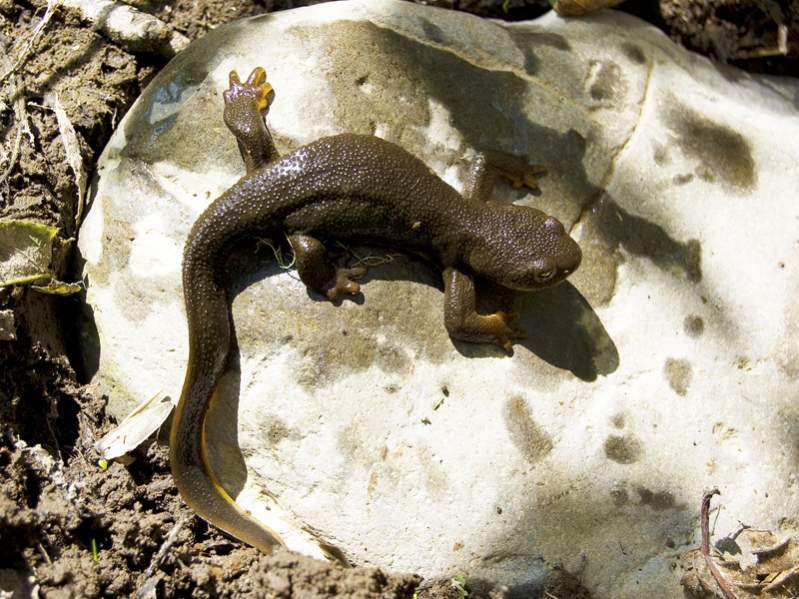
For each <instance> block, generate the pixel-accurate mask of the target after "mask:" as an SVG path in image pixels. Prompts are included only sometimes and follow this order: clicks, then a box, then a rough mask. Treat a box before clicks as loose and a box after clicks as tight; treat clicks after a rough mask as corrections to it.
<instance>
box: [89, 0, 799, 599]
mask: <svg viewBox="0 0 799 599" xmlns="http://www.w3.org/2000/svg"><path fill="white" fill-rule="evenodd" d="M256 65H263V66H265V67H266V68H267V70H268V72H269V79H270V81H271V82H272V84H273V85H274V87H275V89H276V92H277V96H276V98H275V102H274V105H273V108H272V109H271V112H270V115H269V124H270V126H271V128H272V131H273V133H274V134H275V136H276V139H277V142H278V146H279V149H280V150H281V151H287V150H290V149H293V148H296V147H298V146H300V145H302V144H304V143H307V142H309V141H312V140H314V139H316V138H318V137H321V136H324V135H330V134H334V133H339V132H344V131H352V132H358V133H373V134H375V135H379V136H381V137H384V138H386V139H389V140H391V141H394V142H396V143H399V144H401V145H403V146H404V147H406V148H407V149H409V150H410V151H412V152H414V153H415V154H417V155H418V156H419V157H421V158H422V159H423V160H425V161H426V162H427V163H428V164H429V165H430V166H431V167H432V168H433V169H434V170H435V171H436V172H437V173H439V174H440V175H441V176H442V177H444V178H445V179H446V180H447V181H448V182H450V183H451V184H453V185H454V186H455V187H456V188H458V187H460V185H461V184H462V181H463V178H464V175H465V173H466V169H467V167H468V160H469V158H470V156H472V155H473V153H474V150H475V149H482V148H496V149H502V150H505V151H509V152H514V153H518V154H526V155H527V156H528V158H529V159H530V162H531V163H539V164H543V165H545V166H546V167H547V168H548V170H549V174H548V176H547V177H546V178H544V179H543V180H542V183H541V188H542V193H541V194H540V195H534V194H529V193H524V192H522V191H519V190H514V189H512V188H510V187H508V186H505V185H501V186H500V188H499V189H498V191H497V196H498V199H501V200H504V201H516V202H518V203H527V204H531V205H536V206H538V207H541V208H542V209H544V210H546V211H547V212H549V213H551V214H554V215H555V216H557V217H558V218H559V219H561V220H562V221H563V222H564V224H565V225H566V226H567V228H571V232H572V235H573V236H574V237H575V238H576V239H577V240H578V241H579V242H580V244H581V245H582V247H583V251H584V260H583V265H582V266H581V269H580V270H579V271H578V272H577V273H576V275H574V276H573V277H572V278H571V279H570V282H568V283H566V284H564V285H562V286H560V287H557V288H555V289H552V290H549V291H546V292H542V293H538V294H534V295H522V294H517V295H512V296H507V295H502V294H498V293H496V290H490V289H486V290H484V294H483V297H484V298H485V299H486V307H487V308H488V307H492V306H494V307H495V306H497V305H505V306H508V307H510V308H512V309H514V310H516V311H518V312H519V313H520V315H521V319H520V321H521V325H522V328H523V329H524V330H525V331H526V332H527V339H526V340H524V341H523V342H522V343H520V344H519V345H517V348H516V352H515V355H514V356H513V357H512V358H508V357H506V356H504V355H503V354H502V353H501V352H499V351H498V350H495V349H493V348H490V347H481V346H471V345H467V344H460V343H452V342H451V341H450V339H449V338H448V337H447V335H446V332H445V330H444V327H443V323H442V291H441V289H440V283H439V276H438V273H436V272H434V271H432V270H431V269H430V268H429V267H427V266H426V265H425V264H423V263H420V262H418V261H415V260H412V259H410V258H406V257H402V256H390V257H389V259H390V262H389V263H388V264H385V265H384V266H381V267H377V268H374V269H373V270H372V271H371V276H370V278H369V280H368V282H367V283H366V284H365V285H364V288H363V291H364V294H363V295H364V297H363V300H362V301H357V302H345V303H344V304H343V305H341V306H333V305H330V304H328V303H325V302H319V301H314V300H313V299H312V298H309V297H308V295H307V294H306V292H305V290H304V288H303V286H302V285H301V284H300V283H299V282H298V281H297V280H296V277H295V276H294V273H292V272H284V271H281V269H279V268H277V267H276V266H274V262H273V261H271V251H270V250H268V249H265V250H264V249H263V248H261V249H260V251H259V252H258V253H257V254H256V253H253V252H252V251H251V249H250V251H248V252H244V253H241V255H240V256H238V258H237V260H236V261H235V264H236V267H235V271H236V272H238V273H239V274H238V275H237V276H236V277H234V278H235V284H234V288H233V291H234V293H235V294H236V295H235V299H234V301H233V315H234V321H235V323H236V330H237V339H238V345H239V347H238V353H237V358H238V362H239V364H238V365H239V369H237V370H235V371H232V372H230V373H229V374H228V375H227V376H226V378H225V381H224V392H223V397H222V400H221V401H220V402H219V404H218V405H216V406H214V414H213V416H214V417H213V418H212V425H213V426H212V430H211V431H209V434H210V436H211V441H212V443H213V447H212V450H211V453H212V456H213V459H214V460H215V461H216V462H217V471H218V472H219V473H220V474H221V476H222V478H223V481H224V483H225V484H226V486H227V487H228V488H229V489H230V490H231V492H232V493H233V494H234V495H235V494H237V493H238V500H239V501H240V502H241V503H242V504H243V505H245V506H246V507H247V508H248V509H251V510H252V511H253V512H255V513H256V514H257V515H259V517H262V518H264V519H265V520H269V521H270V522H271V524H272V526H275V527H277V528H278V529H280V530H281V531H283V532H284V534H285V535H286V539H287V541H288V543H289V545H290V546H292V547H294V548H297V549H300V550H302V551H305V552H307V553H311V554H317V555H318V554H319V550H318V548H316V546H315V543H314V537H315V538H318V539H319V540H322V541H324V542H325V543H327V544H330V545H334V546H336V547H338V548H339V549H341V550H342V551H343V552H344V553H345V555H347V557H349V558H350V559H351V560H352V561H354V562H356V563H360V564H375V565H379V566H383V567H389V568H394V569H397V570H412V571H416V572H419V573H421V574H423V575H426V576H432V575H442V574H443V575H455V574H465V575H466V576H467V577H472V578H482V579H488V580H491V581H496V582H501V583H505V584H509V585H513V586H516V587H518V588H520V589H527V588H530V589H531V588H534V587H537V586H538V585H540V583H541V581H542V578H543V575H544V573H545V572H546V571H547V569H549V568H551V567H552V566H554V565H555V564H563V566H564V567H565V568H566V569H567V570H570V571H572V572H576V573H579V575H580V577H581V579H582V580H583V582H584V583H585V584H586V586H587V587H589V588H590V589H591V591H592V592H593V593H595V595H596V596H598V597H641V596H647V595H650V596H656V597H681V596H682V591H681V590H680V588H679V583H678V581H679V577H680V572H679V571H678V570H675V569H674V568H673V567H672V564H673V562H674V561H675V559H674V558H675V556H676V555H677V554H678V553H680V552H681V551H684V550H687V549H689V548H692V547H694V546H695V545H696V544H697V539H698V522H697V515H698V505H699V499H700V497H701V494H702V491H703V489H705V488H707V487H711V486H718V487H719V488H720V489H721V491H722V494H723V495H722V500H723V506H724V507H723V509H722V510H721V511H720V513H719V516H718V520H717V522H716V525H715V531H716V534H717V535H719V536H720V535H722V534H727V533H732V532H734V531H735V530H736V529H737V528H738V523H739V522H745V523H747V524H750V525H753V526H756V527H760V528H770V529H773V530H778V531H780V534H781V535H783V534H790V533H792V532H795V530H796V527H797V520H796V514H797V513H798V512H799V498H797V481H796V475H795V472H796V469H797V464H798V463H799V442H797V439H799V407H797V402H796V398H797V394H798V393H799V341H797V339H799V308H798V307H797V304H796V300H795V298H796V297H797V292H799V204H797V202H796V181H795V172H796V169H797V166H799V119H797V118H796V114H797V105H798V104H799V84H797V82H796V81H789V80H779V79H774V78H763V77H752V76H749V75H746V74H744V73H742V72H739V71H737V70H734V69H731V68H727V67H720V66H718V65H714V64H712V63H710V62H708V61H707V60H705V59H702V58H699V57H696V56H694V55H692V54H690V53H688V52H686V51H684V50H682V49H680V48H678V47H676V46H674V45H673V44H672V43H671V42H669V41H668V40H667V39H666V38H665V37H664V36H663V35H662V34H660V33H659V32H657V31H656V30H654V29H653V28H651V27H649V26H647V25H645V24H644V23H642V22H640V21H638V20H636V19H634V18H632V17H629V16H625V15H622V14H617V13H613V12H605V13H601V14H599V15H596V16H594V17H591V18H589V19H586V20H563V19H560V18H558V17H556V16H555V15H553V14H549V15H547V16H545V17H543V18H541V19H539V20H538V21H535V22H532V23H524V24H513V25H508V24H500V23H494V22H489V21H483V20H479V19H477V18H475V17H471V16H468V15H464V14H459V13H455V12H445V11H441V10H435V9H427V8H424V7H420V6H416V5H413V4H406V3H403V2H394V1H390V0H379V1H374V0H373V1H361V2H341V3H332V4H325V5H318V6H315V7H313V8H307V9H300V10H296V11H291V12H286V13H280V14H275V15H269V16H262V17H257V18H254V19H250V20H246V21H242V22H239V23H236V24H233V25H230V26H226V27H222V28H219V29H218V30H215V31H213V32H211V33H210V34H209V35H207V36H206V37H205V38H203V39H201V40H199V41H198V42H196V43H194V44H192V45H191V46H190V47H189V48H188V49H187V50H186V51H185V52H184V53H182V54H180V55H179V56H178V57H177V58H175V59H174V60H173V61H172V62H171V63H170V64H169V65H168V66H167V68H165V69H164V70H163V71H162V72H161V73H160V74H159V75H158V76H157V77H156V79H155V80H154V81H153V83H152V84H151V85H150V87H149V88H148V90H147V92H146V93H145V94H144V95H143V96H142V97H141V98H140V99H139V101H138V102H137V104H136V105H135V106H134V108H133V109H132V110H131V111H130V113H129V114H128V115H127V116H126V117H125V119H124V120H123V122H122V123H121V125H120V128H119V130H118V131H117V133H116V134H115V136H114V138H113V140H112V142H111V143H110V144H109V146H108V147H107V149H106V151H105V153H104V155H103V158H102V162H101V166H100V173H99V177H98V180H97V182H96V186H95V194H94V201H93V205H92V207H91V211H90V213H89V215H88V217H87V219H86V222H85V224H84V225H83V229H82V231H81V237H80V242H79V246H80V250H81V253H82V256H83V258H84V259H85V260H86V268H85V272H86V274H87V276H88V282H89V286H88V303H89V305H90V307H91V308H90V310H89V312H88V313H87V318H86V322H85V325H84V329H83V330H84V339H83V341H84V350H85V351H84V353H85V358H86V362H87V365H88V366H89V368H90V369H92V370H96V371H97V374H96V376H95V380H96V381H97V382H98V384H99V385H100V387H101V389H103V390H104V391H106V392H108V393H109V396H110V398H111V407H112V410H113V411H115V413H116V414H118V415H124V414H125V413H127V412H128V411H130V409H131V408H132V407H133V406H134V405H135V404H137V403H139V402H141V401H142V400H144V399H147V398H148V397H151V396H152V395H154V394H155V393H157V392H159V391H163V392H165V393H167V394H171V395H176V394H178V393H179V390H180V385H181V382H182V378H183V369H184V367H185V360H186V331H185V324H184V317H183V312H182V298H181V291H180V258H181V252H182V245H183V242H184V240H185V237H186V234H187V233H188V229H189V227H190V225H191V223H192V222H193V220H194V219H195V218H196V217H197V215H198V214H199V213H200V212H201V211H202V209H203V207H204V206H205V205H207V204H208V202H210V201H211V200H212V199H213V198H214V197H216V196H217V195H218V194H219V193H220V192H222V191H223V190H224V189H226V188H227V187H228V186H229V185H231V184H232V183H233V182H234V181H235V180H236V179H237V178H238V177H240V176H241V175H242V174H243V166H242V164H241V161H240V159H239V156H238V153H237V150H236V145H235V142H234V140H233V138H232V136H231V135H229V134H228V132H227V131H226V129H225V127H224V124H223V122H222V110H221V103H222V100H221V93H222V90H223V89H224V88H225V86H226V79H227V73H228V71H229V70H230V69H232V68H235V69H237V70H238V71H239V72H240V73H248V72H249V71H250V69H252V68H253V67H254V66H256ZM245 273H246V274H245ZM101 349H102V351H100V350H101ZM276 514H277V515H279V519H282V520H281V521H282V524H281V523H280V522H278V523H276V522H275V518H276V517H277V516H276ZM311 535H313V536H311Z"/></svg>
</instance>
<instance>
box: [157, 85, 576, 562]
mask: <svg viewBox="0 0 799 599" xmlns="http://www.w3.org/2000/svg"><path fill="white" fill-rule="evenodd" d="M270 91H271V87H269V84H267V83H266V82H265V72H264V71H263V69H256V70H255V71H253V73H252V75H251V76H250V78H249V79H248V81H247V83H246V84H241V83H240V82H239V79H238V77H237V76H236V75H235V73H232V74H231V88H230V90H228V92H226V94H225V101H226V108H225V121H226V123H227V125H228V127H229V128H230V129H231V131H232V132H233V134H234V135H235V136H236V138H237V140H238V143H239V148H240V150H241V153H242V157H243V159H244V161H245V166H246V167H247V171H248V173H247V175H245V176H244V177H242V179H240V180H239V181H238V182H237V183H236V184H235V185H233V186H232V187H231V188H230V189H228V190H227V191H226V192H225V193H224V194H222V196H221V197H219V198H218V199H217V200H215V201H214V202H213V203H212V204H211V205H210V206H209V207H208V208H207V210H206V211H205V212H204V213H203V214H202V215H201V216H200V217H199V219H198V220H197V222H196V223H195V224H194V227H193V228H192V230H191V233H190V234H189V237H188V240H187V242H186V248H185V254H184V260H183V290H184V295H185V302H186V315H187V318H188V323H189V363H188V369H187V374H186V379H185V382H184V386H183V391H182V394H181V398H180V401H179V404H178V407H177V409H176V413H175V417H174V419H173V425H172V432H171V456H170V459H171V465H172V472H173V475H174V478H175V481H176V483H177V485H178V488H179V490H180V492H181V495H182V496H183V498H184V499H185V500H186V502H187V503H188V504H189V505H190V506H191V507H192V508H193V509H194V510H195V511H197V512H198V513H199V514H200V515H201V516H202V517H203V518H205V519H206V520H208V521H209V522H211V523H212V524H215V525H216V526H218V527H220V528H221V529H223V530H225V531H227V532H228V533H230V534H232V535H234V536H236V537H238V538H240V539H242V540H243V541H245V542H247V543H250V544H251V545H254V546H256V547H258V548H260V549H261V550H264V551H269V550H270V549H271V547H272V546H273V545H275V544H278V543H280V539H279V538H278V536H277V535H276V534H275V533H273V532H272V531H269V530H267V529H265V528H264V527H263V526H262V525H261V524H259V523H258V522H256V521H255V520H254V519H252V518H251V517H250V516H249V515H248V514H247V513H245V512H244V511H243V510H241V508H239V507H238V506H237V505H236V503H235V502H234V501H233V500H232V498H231V497H230V496H229V495H228V494H227V493H226V492H225V491H224V489H222V487H221V486H220V484H219V482H218V480H217V478H216V477H215V475H214V473H213V472H212V470H211V468H210V467H209V466H208V460H207V459H206V456H205V454H204V451H205V443H204V422H205V416H206V413H207V409H208V405H209V402H210V401H211V399H212V397H213V394H214V392H215V388H216V386H217V383H218V381H219V378H220V377H221V375H222V373H223V370H224V368H225V364H226V361H227V357H228V353H229V349H230V340H231V325H230V315H229V307H228V300H227V298H226V296H225V291H224V281H223V273H222V272H221V271H222V265H223V260H224V258H225V256H226V254H227V252H228V250H229V248H230V246H231V244H233V243H234V242H236V241H237V240H239V239H241V238H242V236H245V235H248V234H252V233H256V232H257V233H258V234H261V235H263V234H264V233H266V234H269V233H270V232H272V233H278V234H280V233H285V234H286V235H287V236H289V240H290V242H291V244H292V247H293V249H294V251H295V254H296V256H297V263H298V272H299V274H300V277H301V279H302V280H303V281H304V282H305V283H306V285H308V286H309V288H310V289H312V290H314V291H317V292H319V293H322V294H325V295H327V296H328V297H329V298H330V299H335V298H337V297H339V296H340V295H342V294H348V293H349V294H351V293H357V292H358V290H359V286H358V284H357V283H355V281H353V279H355V278H358V277H359V276H361V275H362V274H363V273H364V272H365V269H364V268H363V267H355V268H352V269H346V268H341V267H336V266H334V265H333V264H332V263H331V262H330V260H329V259H328V258H327V256H326V255H325V252H324V248H323V246H322V245H321V243H320V242H319V241H318V239H317V238H319V237H321V238H325V239H331V238H332V239H340V240H350V241H357V242H367V243H369V242H372V243H378V244H380V245H387V246H390V247H393V248H398V249H402V250H413V251H416V250H421V251H424V252H426V253H427V254H428V255H429V256H430V257H431V258H432V259H433V260H435V261H436V262H438V263H439V265H440V266H441V268H442V270H443V273H444V283H445V291H446V294H445V308H444V312H445V318H444V320H445V325H446V327H447V330H448V331H449V333H450V334H451V335H452V336H453V337H458V338H461V339H465V340H467V341H473V342H488V343H495V344H497V345H500V346H501V347H504V348H505V349H506V350H510V348H511V344H512V339H513V338H514V337H515V332H514V331H513V329H512V328H511V327H510V325H509V322H508V317H507V315H505V314H503V313H496V314H491V315H480V314H477V312H476V310H475V292H474V284H473V281H472V276H473V275H479V276H482V277H485V278H488V279H491V280H493V281H495V282H497V283H499V284H501V285H504V286H507V287H510V288H514V289H538V288H542V287H547V286H551V285H554V284H556V283H558V282H560V281H562V280H563V279H564V278H565V277H566V276H568V274H570V273H571V272H573V271H574V270H575V269H576V268H577V266H578V265H579V263H580V259H581V253H580V249H579V247H578V246H577V244H576V243H575V242H574V241H573V240H572V239H571V238H570V237H569V235H568V234H567V233H566V232H565V231H564V229H563V226H562V225H561V224H560V222H558V221H557V220H556V219H554V218H552V217H549V216H547V215H545V214H543V213H542V212H540V211H538V210H535V209H533V208H528V207H522V206H515V205H507V204H494V203H490V202H487V201H486V200H488V199H489V195H490V192H491V184H490V183H491V181H490V178H491V177H494V176H495V175H496V174H500V175H503V176H506V177H508V178H510V179H511V180H512V181H514V182H518V183H520V184H526V185H528V186H529V185H534V184H535V180H534V178H533V175H534V174H535V172H536V171H535V169H534V168H531V167H528V166H527V165H526V164H524V163H522V162H521V161H520V160H519V159H518V158H515V157H509V156H507V155H499V154H496V153H494V154H481V155H479V157H478V160H477V161H476V162H475V165H474V166H473V168H472V171H471V173H470V177H469V179H468V181H467V186H466V193H465V194H464V195H463V196H462V195H461V194H459V193H458V192H457V191H455V190H454V189H453V188H452V187H450V186H449V185H447V184H446V183H445V182H444V181H442V180H441V179H440V178H439V177H437V176H436V175H435V174H434V173H433V172H432V171H431V170H430V169H429V168H428V167H427V166H426V165H425V164H424V163H423V162H421V161H420V160H419V159H417V158H416V157H414V156H412V155H411V154H409V153H408V152H406V151H405V150H403V149H402V148H400V147H399V146H396V145H394V144H392V143H389V142H387V141H384V140H382V139H379V138H377V137H371V136H364V135H350V134H345V135H337V136H335V137H328V138H324V139H320V140H318V141H316V142H314V143H311V144H308V145H307V146H304V147H302V148H300V149H298V150H296V151H295V152H292V153H291V154H289V155H287V156H284V157H279V156H278V155H277V152H276V150H275V148H274V144H273V143H272V140H271V137H270V136H269V132H268V130H267V129H266V127H265V125H264V123H263V118H262V114H261V113H262V112H265V110H266V108H267V105H268V102H267V100H266V98H267V96H268V94H269V92H270ZM539 172H540V171H539Z"/></svg>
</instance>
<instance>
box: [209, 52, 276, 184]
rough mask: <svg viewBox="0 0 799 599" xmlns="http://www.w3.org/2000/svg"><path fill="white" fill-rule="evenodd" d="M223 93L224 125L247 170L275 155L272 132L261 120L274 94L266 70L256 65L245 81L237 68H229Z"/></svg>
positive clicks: (260, 164) (254, 168)
mask: <svg viewBox="0 0 799 599" xmlns="http://www.w3.org/2000/svg"><path fill="white" fill-rule="evenodd" d="M222 96H223V97H224V100H225V110H224V113H223V116H224V119H225V124H226V125H227V128H228V129H230V132H231V133H232V134H233V135H234V136H235V137H236V142H237V143H238V146H239V153H240V154H241V158H242V160H244V166H245V167H246V169H247V173H248V174H249V173H251V172H253V171H254V170H256V169H257V168H259V167H260V166H262V165H264V164H266V163H267V162H270V161H272V160H274V159H275V158H278V156H279V154H278V152H277V149H276V148H275V143H274V141H273V140H272V135H271V133H269V129H268V128H267V126H266V123H265V122H264V117H265V116H266V113H267V112H268V110H269V105H270V103H271V100H272V98H273V96H274V90H273V89H272V85H271V84H270V83H268V82H267V80H266V71H265V70H264V69H263V68H262V67H255V68H254V69H253V70H252V72H251V73H250V76H249V77H248V78H247V81H245V82H244V83H242V82H241V80H240V79H239V75H238V73H237V72H236V71H231V72H230V87H228V89H227V90H226V91H225V92H224V93H223V94H222Z"/></svg>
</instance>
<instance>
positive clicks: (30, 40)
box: [0, 0, 61, 83]
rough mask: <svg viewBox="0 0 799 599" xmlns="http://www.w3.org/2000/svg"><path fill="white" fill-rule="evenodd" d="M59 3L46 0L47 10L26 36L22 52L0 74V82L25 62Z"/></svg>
mask: <svg viewBox="0 0 799 599" xmlns="http://www.w3.org/2000/svg"><path fill="white" fill-rule="evenodd" d="M60 4H61V0H47V10H46V11H44V16H43V17H42V20H41V21H39V24H38V25H36V27H35V28H34V30H33V33H32V34H31V36H30V38H28V43H27V44H25V48H24V49H23V50H22V53H21V54H20V55H19V57H18V58H17V60H16V62H15V63H14V64H13V65H11V67H10V68H9V69H7V70H6V71H5V72H4V73H3V74H2V75H0V83H3V81H5V80H6V79H7V78H8V77H9V76H11V75H13V74H14V73H16V72H17V70H18V69H19V68H20V67H21V66H22V65H23V64H25V61H26V60H28V56H29V55H30V53H31V52H32V51H33V46H34V44H36V42H37V41H38V40H39V36H40V35H41V34H42V31H44V28H45V27H47V23H49V22H50V19H52V18H53V15H54V14H55V9H56V8H58V6H59V5H60Z"/></svg>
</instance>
